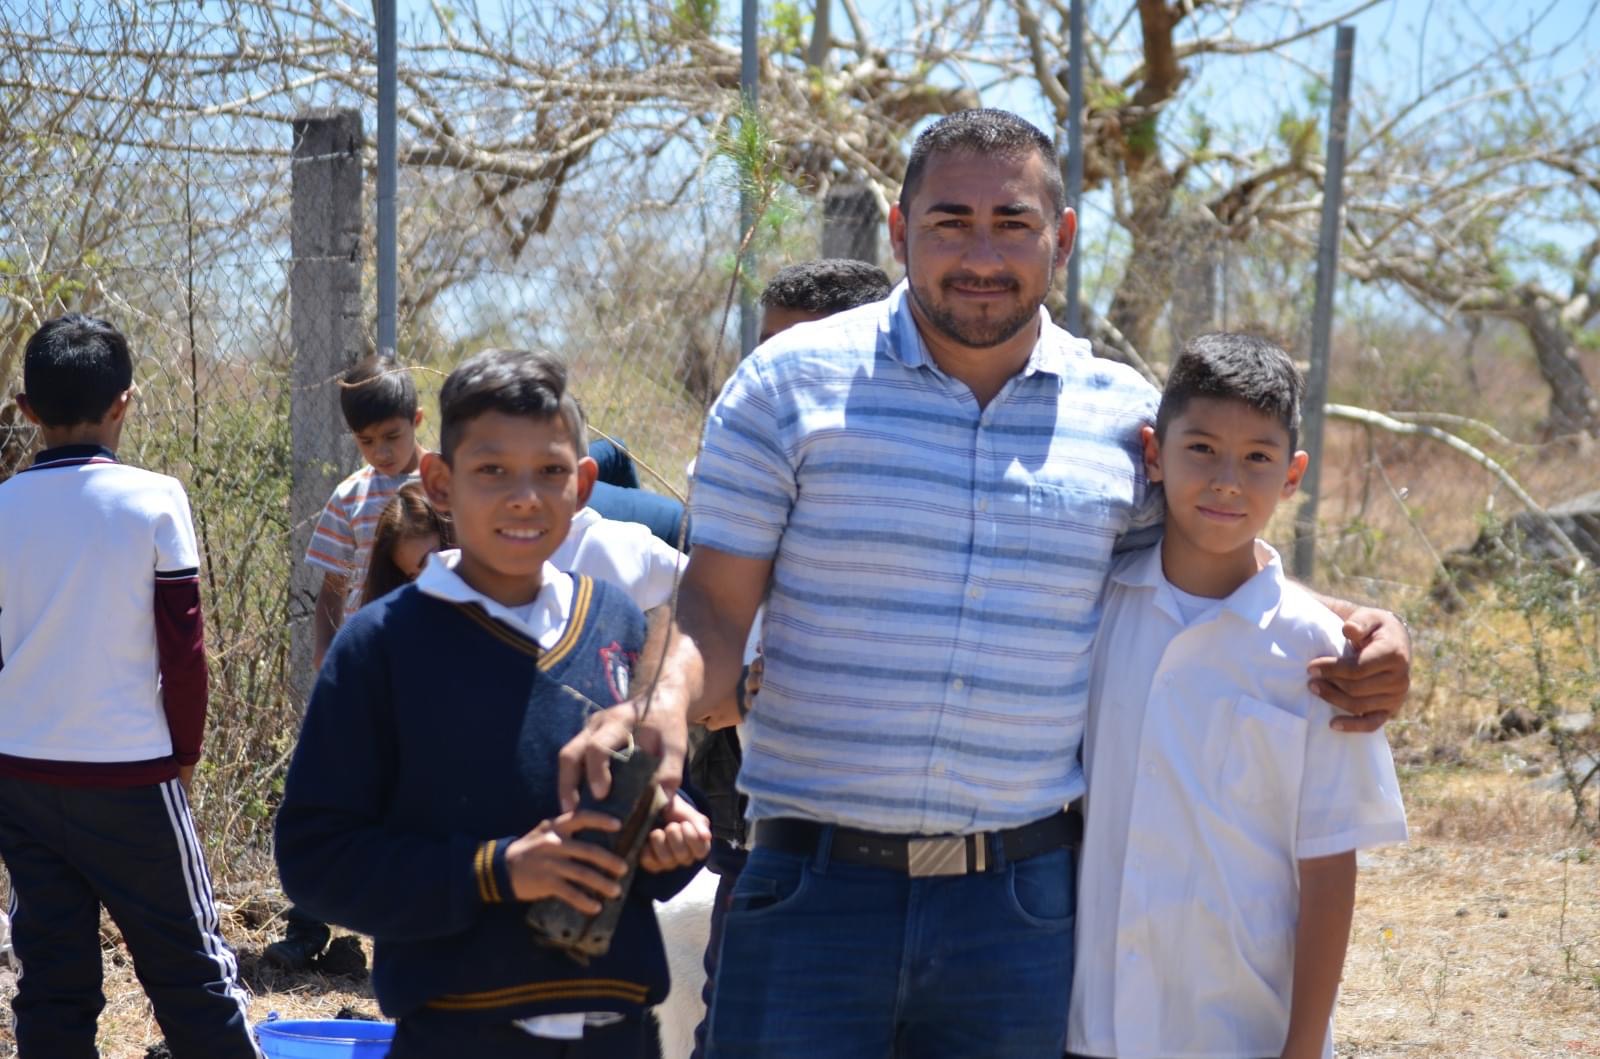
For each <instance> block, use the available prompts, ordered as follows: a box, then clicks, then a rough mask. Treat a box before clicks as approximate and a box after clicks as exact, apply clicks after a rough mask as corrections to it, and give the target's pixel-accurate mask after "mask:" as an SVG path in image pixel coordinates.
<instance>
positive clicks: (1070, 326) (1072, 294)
mask: <svg viewBox="0 0 1600 1059" xmlns="http://www.w3.org/2000/svg"><path fill="white" fill-rule="evenodd" d="M1086 2H1087V0H1073V3H1072V10H1071V13H1070V14H1069V15H1068V22H1067V26H1068V29H1067V33H1068V36H1069V39H1070V40H1071V51H1070V52H1069V53H1068V55H1067V63H1068V65H1067V96H1068V97H1069V98H1070V99H1071V101H1072V113H1071V115H1070V117H1069V118H1068V122H1067V173H1066V180H1067V205H1068V206H1070V207H1072V208H1073V209H1074V210H1076V211H1077V212H1078V224H1079V225H1082V224H1083V110H1084V107H1083V59H1084V56H1083V8H1084V4H1085V3H1086ZM1081 262H1082V255H1081V254H1079V253H1078V251H1077V248H1076V247H1074V248H1073V251H1072V256H1071V257H1069V258H1068V259H1067V330H1068V331H1070V332H1071V333H1072V334H1074V335H1077V336H1079V337H1082V335H1083V288H1082V284H1083V281H1082V278H1081V277H1082V275H1083V266H1082V264H1081Z"/></svg>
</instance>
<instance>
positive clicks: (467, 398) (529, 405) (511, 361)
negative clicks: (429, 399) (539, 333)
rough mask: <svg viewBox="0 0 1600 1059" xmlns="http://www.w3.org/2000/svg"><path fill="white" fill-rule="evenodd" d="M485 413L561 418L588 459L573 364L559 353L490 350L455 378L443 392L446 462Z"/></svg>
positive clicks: (441, 428)
mask: <svg viewBox="0 0 1600 1059" xmlns="http://www.w3.org/2000/svg"><path fill="white" fill-rule="evenodd" d="M485 412H500V413H502V414H503V415H508V416H526V417H528V418H530V419H538V420H541V421H543V420H549V419H560V420H561V421H562V422H563V423H565V424H566V427H567V432H568V433H569V434H571V435H572V446H573V449H574V451H576V452H577V454H578V456H579V458H580V459H581V458H582V457H584V456H586V455H588V452H589V445H588V442H587V440H586V434H587V431H585V429H584V426H583V412H582V411H581V410H580V409H579V408H578V401H577V399H576V398H575V397H573V396H572V391H571V390H569V389H567V362H566V361H565V360H563V359H562V358H561V357H559V356H557V355H556V354H554V353H548V352H545V351H544V350H527V349H486V350H484V351H483V352H482V353H477V354H474V355H473V356H472V357H469V358H468V359H467V360H465V361H462V363H461V365H460V366H459V367H457V368H456V370H455V371H452V372H451V373H450V377H449V378H448V379H446V380H445V381H444V388H443V389H441V390H440V391H439V452H440V454H441V455H442V456H444V459H445V462H446V463H449V462H450V459H451V457H452V456H453V455H454V453H455V449H456V445H457V444H459V443H460V441H461V433H462V431H463V430H464V429H466V425H467V424H468V423H469V422H471V421H472V420H474V419H476V418H477V417H478V416H481V415H483V414H484V413H485Z"/></svg>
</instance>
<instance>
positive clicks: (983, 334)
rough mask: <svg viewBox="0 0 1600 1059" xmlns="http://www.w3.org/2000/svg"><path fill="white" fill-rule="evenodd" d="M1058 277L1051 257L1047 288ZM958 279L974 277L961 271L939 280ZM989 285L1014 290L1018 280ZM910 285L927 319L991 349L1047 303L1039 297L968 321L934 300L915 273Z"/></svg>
mask: <svg viewBox="0 0 1600 1059" xmlns="http://www.w3.org/2000/svg"><path fill="white" fill-rule="evenodd" d="M908 275H909V269H908ZM1055 278H1056V267H1055V262H1054V260H1052V261H1051V262H1050V271H1049V272H1048V274H1047V275H1046V276H1045V285H1044V289H1045V290H1046V291H1048V290H1050V288H1051V285H1052V284H1053V283H1054V282H1055ZM957 280H966V281H969V282H970V280H971V277H968V276H964V275H962V274H960V273H957V274H956V275H954V276H946V277H945V278H944V279H942V280H941V281H940V286H941V287H948V286H949V284H951V283H952V282H954V281H957ZM990 285H991V286H1004V287H1006V288H1008V289H1011V290H1015V289H1016V288H1017V287H1018V283H1017V281H1016V280H1015V279H1014V278H1012V277H1006V278H1005V280H1004V282H1003V283H999V284H990ZM910 288H911V297H912V298H913V299H914V300H915V301H916V303H917V308H919V309H921V310H922V315H923V316H925V317H926V318H927V320H928V322H929V323H930V324H932V325H933V326H934V328H936V329H937V330H938V331H940V332H941V333H943V334H944V335H945V336H946V337H948V338H952V339H954V340H955V341H957V342H959V343H960V344H961V345H963V346H966V347H967V348H969V349H990V348H992V347H994V346H998V345H1000V344H1001V343H1002V342H1005V341H1007V340H1008V339H1011V338H1013V337H1015V336H1016V335H1017V333H1018V332H1020V331H1021V330H1022V329H1023V328H1024V327H1027V326H1028V325H1029V324H1030V323H1032V322H1033V321H1035V320H1037V319H1038V318H1039V306H1041V305H1043V304H1044V299H1043V298H1040V299H1039V300H1038V301H1036V302H1034V303H1033V304H1032V305H1024V306H1021V307H1019V308H1018V309H1017V311H1016V312H1015V313H1012V314H1011V315H1010V316H1005V317H1000V318H998V319H990V320H970V321H969V320H962V319H960V318H958V317H957V316H956V314H955V312H954V311H952V310H951V309H950V308H949V307H948V306H947V305H941V304H939V303H938V302H936V301H934V299H933V298H932V296H931V295H930V294H929V293H928V291H927V288H926V287H924V286H923V285H922V284H920V283H918V282H917V280H916V278H915V277H912V278H911V283H910Z"/></svg>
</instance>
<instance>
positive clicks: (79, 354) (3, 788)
mask: <svg viewBox="0 0 1600 1059" xmlns="http://www.w3.org/2000/svg"><path fill="white" fill-rule="evenodd" d="M22 378H23V391H24V392H23V393H21V394H18V395H17V404H18V406H19V407H20V408H21V410H22V413H23V415H25V416H26V417H27V418H28V420H29V421H30V422H32V423H34V424H35V425H37V426H38V428H39V433H40V439H41V440H42V441H43V442H44V446H45V448H44V450H43V451H41V452H40V453H39V454H38V455H37V456H36V457H35V458H34V461H33V463H32V465H31V466H29V467H27V468H26V469H24V470H22V471H21V472H19V473H18V474H17V475H16V476H15V477H13V478H11V479H9V480H7V481H6V482H4V483H3V484H0V859H4V861H5V866H6V869H7V870H8V871H9V873H10V876H11V902H12V903H11V908H10V914H11V920H12V927H13V930H14V934H13V938H12V940H13V943H14V945H15V953H14V955H15V957H16V959H17V961H18V962H20V964H21V968H20V973H19V974H18V976H17V988H16V995H15V996H13V997H12V999H11V1010H12V1013H13V1014H14V1016H15V1019H14V1023H13V1026H14V1032H15V1037H14V1042H15V1045H16V1051H15V1052H14V1053H11V1054H16V1055H20V1056H22V1057H24V1059H27V1057H29V1056H40V1057H51V1059H55V1057H62V1059H65V1057H69V1056H92V1055H95V1054H97V1053H96V1052H95V1023H96V1020H97V1018H98V1016H99V1014H100V1011H101V1009H102V1008H104V1007H105V996H104V994H103V993H102V991H101V974H102V954H101V933H100V911H101V909H102V908H104V909H105V911H106V912H107V913H109V914H110V916H111V918H112V919H113V920H114V921H115V922H116V924H117V927H118V928H119V929H120V931H121V933H122V938H123V940H124V942H126V944H127V948H128V952H129V953H130V954H131V955H132V957H133V966H134V970H135V972H136V973H137V974H138V976H139V982H140V984H141V985H143V986H144V989H145V992H146V993H147V994H148V995H149V997H150V1002H151V1005H152V1006H153V1007H154V1009H155V1016H156V1021H157V1022H159V1023H160V1025H161V1032H162V1034H163V1035H164V1036H165V1038H166V1045H167V1049H168V1050H169V1051H170V1054H171V1055H173V1056H175V1057H177V1059H253V1057H258V1056H259V1055H260V1053H259V1052H258V1051H257V1049H256V1046H255V1041H254V1038H253V1036H252V1035H251V1033H250V1026H249V1023H248V1022H247V1021H246V1003H247V1002H246V998H245V994H244V991H243V990H242V989H241V988H240V987H239V981H238V967H237V964H236V962H235V960H234V955H233V951H232V950H231V949H230V948H229V947H228V944H227V942H226V941H225V940H223V937H222V934H221V931H220V929H219V927H218V923H217V907H216V902H215V900H214V899H213V895H212V890H211V877H210V875H209V874H208V873H207V871H206V863H205V851H204V849H203V848H202V847H201V845H200V841H199V838H198V836H197V835H196V833H195V826H194V818H193V817H192V816H191V815H190V811H189V799H188V787H189V784H190V783H191V782H192V780H193V777H194V770H195V764H196V762H197V761H198V760H199V758H200V749H201V743H202V736H203V733H204V730H205V722H206V708H207V690H206V689H207V675H206V652H205V637H204V633H203V624H204V623H203V622H202V620H201V614H200V580H199V565H200V557H199V549H198V547H197V543H196V540H195V533H194V524H193V522H192V521H191V519H190V516H189V501H188V498H187V497H186V496H185V495H184V491H183V485H182V484H181V483H179V482H178V481H177V480H176V479H174V478H169V477H167V476H166V475H162V474H155V473H153V472H151V471H147V470H143V469H141V468H138V467H133V466H129V465H128V464H125V463H122V462H120V461H119V460H118V459H117V456H116V450H117V446H118V444H119V442H120V441H121V438H122V429H123V427H124V426H125V425H126V424H127V421H128V412H129V408H130V405H131V402H132V400H133V396H134V386H133V360H132V356H131V354H130V353H129V350H128V343H127V340H126V339H124V338H123V336H122V334H121V333H120V332H118V331H117V329H116V328H114V327H112V326H111V325H110V324H109V323H107V322H106V321H104V320H99V319H95V318H94V317H89V316H84V315H81V314H79V313H72V314H69V315H66V316H60V317H57V318H56V319H54V320H50V321H48V322H46V323H45V324H44V325H43V326H41V327H40V328H39V330H38V331H36V332H34V334H33V335H32V337H30V338H29V339H28V341H27V345H26V348H25V349H24V351H23V362H22Z"/></svg>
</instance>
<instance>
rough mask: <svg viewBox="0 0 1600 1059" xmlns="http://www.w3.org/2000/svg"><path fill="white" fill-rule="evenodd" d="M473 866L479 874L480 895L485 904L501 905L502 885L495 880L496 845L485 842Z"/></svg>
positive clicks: (474, 858) (473, 861)
mask: <svg viewBox="0 0 1600 1059" xmlns="http://www.w3.org/2000/svg"><path fill="white" fill-rule="evenodd" d="M472 864H473V867H474V868H475V869H476V870H477V873H478V895H479V896H480V897H482V898H483V900H484V902H485V903H488V902H494V903H499V901H500V900H501V897H500V885H499V884H498V883H496V882H495V879H494V843H493V842H485V843H483V844H482V845H481V846H479V847H478V852H477V855H476V856H475V857H473V859H472Z"/></svg>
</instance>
